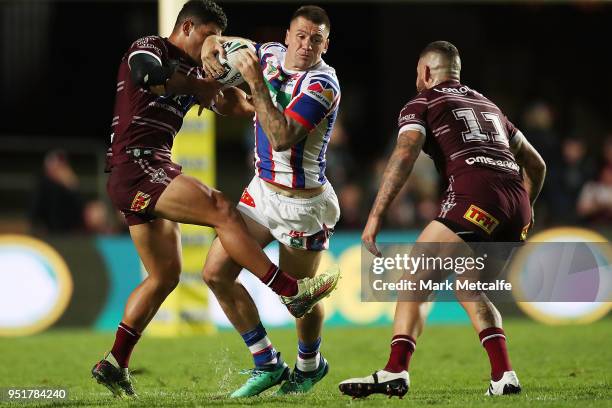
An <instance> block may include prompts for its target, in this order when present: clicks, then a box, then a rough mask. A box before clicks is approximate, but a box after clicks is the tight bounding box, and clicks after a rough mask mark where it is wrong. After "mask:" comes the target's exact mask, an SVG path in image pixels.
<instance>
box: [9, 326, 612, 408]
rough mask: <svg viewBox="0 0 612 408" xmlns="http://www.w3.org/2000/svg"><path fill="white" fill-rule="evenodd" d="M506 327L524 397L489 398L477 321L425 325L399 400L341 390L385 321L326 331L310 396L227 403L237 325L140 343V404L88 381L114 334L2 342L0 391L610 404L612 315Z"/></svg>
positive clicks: (372, 351) (206, 401)
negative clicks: (324, 363) (584, 321)
mask: <svg viewBox="0 0 612 408" xmlns="http://www.w3.org/2000/svg"><path fill="white" fill-rule="evenodd" d="M505 329H506V332H507V333H508V336H509V343H508V344H509V349H510V353H511V357H512V361H513V365H514V368H515V369H516V371H517V373H518V374H519V378H520V380H521V383H522V385H523V393H522V394H521V395H518V396H508V397H499V398H495V399H491V398H488V397H485V396H484V395H483V394H484V392H485V390H486V388H487V385H488V384H487V381H488V371H489V366H488V360H487V358H486V354H485V352H484V350H483V349H482V347H481V346H480V345H479V343H478V340H477V336H476V335H475V333H474V332H473V331H472V329H471V327H468V326H463V325H461V326H431V327H428V328H427V329H426V331H425V333H424V335H423V336H422V337H421V338H420V339H419V344H418V349H417V352H416V353H415V355H414V357H413V359H412V363H411V372H410V374H411V382H412V388H411V389H410V392H409V394H408V395H407V396H406V398H404V399H403V400H398V399H397V398H395V399H387V398H385V397H383V396H370V397H369V398H368V399H365V400H351V399H350V398H348V397H345V396H343V395H341V394H340V393H339V391H338V388H337V384H338V382H340V381H341V380H343V379H346V378H348V377H351V376H363V375H367V374H369V373H371V372H373V371H374V370H375V369H379V368H382V366H383V365H384V364H385V362H386V358H387V355H388V350H389V346H388V343H389V337H390V328H388V327H378V328H367V329H362V328H334V329H332V328H329V329H327V330H326V334H325V336H324V341H323V348H322V351H323V353H324V355H325V357H326V358H327V359H328V360H329V362H330V365H331V371H330V373H329V374H328V376H327V377H326V378H325V379H324V380H323V382H321V383H319V384H318V385H317V387H316V388H315V390H314V392H312V393H311V394H308V395H305V396H292V397H282V398H281V397H273V396H269V395H263V396H260V397H257V398H252V399H247V400H229V399H227V395H228V393H230V392H231V391H232V390H233V389H234V388H235V387H236V386H238V385H239V384H240V383H241V382H242V381H243V380H244V379H245V377H244V375H240V373H239V372H240V370H241V369H243V368H248V367H249V366H250V363H251V360H250V355H249V354H248V352H247V351H246V349H245V347H244V346H243V344H242V340H241V339H240V337H239V336H238V335H237V334H236V333H234V332H233V331H223V332H221V333H219V334H217V335H215V336H210V337H190V338H181V339H172V340H166V339H155V338H144V339H142V340H141V343H140V344H139V346H138V348H137V349H136V351H135V352H134V354H133V356H132V362H131V366H132V369H133V370H134V371H135V374H134V377H135V380H136V383H135V386H136V390H137V392H138V393H139V395H140V397H139V398H138V400H136V401H129V400H120V399H113V398H112V397H111V395H110V393H109V392H108V391H107V390H106V389H105V388H103V387H102V386H100V385H98V384H96V383H95V382H94V381H93V380H92V379H91V378H90V374H89V370H90V369H91V366H92V365H93V363H94V362H95V360H96V359H99V358H100V357H101V356H102V353H103V352H104V350H106V349H107V348H108V347H109V346H110V344H111V342H112V340H113V334H111V333H107V334H99V333H92V332H88V331H51V332H48V333H45V334H41V335H37V336H33V337H27V338H14V339H1V340H0V388H2V387H19V388H23V387H32V386H44V387H63V388H66V389H67V390H68V393H69V396H68V400H67V401H62V402H53V403H47V406H115V405H116V406H128V405H129V406H143V407H167V406H219V405H232V406H239V405H263V406H288V405H298V406H310V407H316V406H325V407H330V406H352V407H370V406H381V405H393V406H411V407H414V406H434V405H443V406H446V407H477V406H489V405H495V406H514V407H516V406H542V407H554V406H570V407H574V406H593V407H604V406H605V407H610V406H612V382H611V377H612V340H611V335H612V319H610V318H607V319H604V320H602V321H600V322H598V323H595V324H592V325H588V326H572V327H547V326H543V325H539V324H536V323H533V322H530V321H527V320H514V321H509V322H508V323H507V324H506V325H505ZM269 333H270V337H271V339H272V341H273V342H274V344H275V346H276V348H277V349H278V350H280V351H282V352H283V356H284V357H285V359H286V360H287V362H288V363H289V364H290V365H293V363H294V360H295V349H296V345H295V334H294V332H293V331H292V330H270V331H269ZM4 403H5V404H7V403H6V401H4ZM1 404H2V402H0V405H1ZM9 405H13V406H27V407H32V406H42V405H44V404H40V403H27V404H24V403H23V402H22V403H13V404H9Z"/></svg>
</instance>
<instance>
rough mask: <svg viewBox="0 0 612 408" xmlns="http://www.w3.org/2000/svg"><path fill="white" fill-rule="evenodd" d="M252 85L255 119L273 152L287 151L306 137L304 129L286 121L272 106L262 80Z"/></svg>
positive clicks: (281, 113)
mask: <svg viewBox="0 0 612 408" xmlns="http://www.w3.org/2000/svg"><path fill="white" fill-rule="evenodd" d="M253 85H254V89H252V92H253V105H254V106H255V112H257V119H258V120H259V123H260V124H261V127H262V128H263V130H264V132H265V134H266V136H267V137H268V140H269V141H270V144H271V145H272V148H273V149H274V150H276V151H282V150H287V149H289V148H290V147H291V146H293V145H295V144H296V143H298V142H299V141H300V140H302V139H303V138H305V137H306V136H307V135H308V131H307V129H306V128H304V127H303V126H301V125H299V124H297V123H294V121H293V120H291V119H288V118H287V117H286V116H285V115H284V114H283V112H281V111H279V110H278V109H277V108H276V106H274V103H273V102H272V99H271V98H270V92H269V91H268V88H267V86H266V84H265V83H264V81H263V80H262V81H257V82H256V83H255V84H253Z"/></svg>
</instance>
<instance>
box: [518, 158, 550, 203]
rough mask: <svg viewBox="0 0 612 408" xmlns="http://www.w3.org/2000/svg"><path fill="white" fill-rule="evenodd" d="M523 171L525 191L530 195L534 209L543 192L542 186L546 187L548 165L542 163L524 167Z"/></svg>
mask: <svg viewBox="0 0 612 408" xmlns="http://www.w3.org/2000/svg"><path fill="white" fill-rule="evenodd" d="M523 171H524V174H523V176H524V177H523V179H524V183H525V189H526V190H527V194H528V195H529V202H530V203H531V206H532V207H533V205H534V203H535V202H536V200H537V199H538V196H539V195H540V191H542V186H543V185H544V179H545V177H546V165H545V164H544V162H542V163H541V164H535V165H531V166H524V167H523Z"/></svg>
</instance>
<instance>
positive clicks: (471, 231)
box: [436, 171, 531, 242]
mask: <svg viewBox="0 0 612 408" xmlns="http://www.w3.org/2000/svg"><path fill="white" fill-rule="evenodd" d="M436 221H439V222H441V223H442V224H444V225H446V226H447V227H448V228H450V229H451V230H452V231H453V232H455V233H456V234H457V235H459V236H460V237H461V238H463V240H464V241H491V242H519V241H524V240H525V238H526V236H527V231H528V229H529V224H530V222H531V205H530V202H529V197H528V195H527V191H526V190H525V188H524V186H523V182H522V180H520V178H518V177H516V176H512V175H506V174H503V173H493V172H484V171H482V172H480V171H479V172H471V173H468V174H463V175H460V176H457V177H451V178H450V180H449V186H448V189H447V191H446V194H445V196H444V198H443V199H442V203H441V205H440V214H439V215H438V217H437V218H436Z"/></svg>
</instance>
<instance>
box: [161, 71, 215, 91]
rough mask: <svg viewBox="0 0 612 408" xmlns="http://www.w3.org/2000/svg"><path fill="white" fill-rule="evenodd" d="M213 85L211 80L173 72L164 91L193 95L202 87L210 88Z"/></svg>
mask: <svg viewBox="0 0 612 408" xmlns="http://www.w3.org/2000/svg"><path fill="white" fill-rule="evenodd" d="M215 85H216V84H215V82H214V81H212V80H206V79H197V78H194V77H192V76H187V75H184V74H181V73H179V72H175V73H174V74H173V75H172V76H171V77H170V79H168V82H166V93H167V94H170V95H195V94H197V93H198V92H200V91H202V90H203V89H204V88H206V89H212V88H213V87H215Z"/></svg>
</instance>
